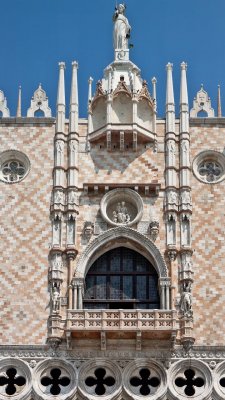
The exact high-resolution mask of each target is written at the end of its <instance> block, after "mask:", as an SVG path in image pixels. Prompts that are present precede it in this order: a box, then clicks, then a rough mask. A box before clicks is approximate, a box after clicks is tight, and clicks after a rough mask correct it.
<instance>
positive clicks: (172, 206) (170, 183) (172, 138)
mask: <svg viewBox="0 0 225 400" xmlns="http://www.w3.org/2000/svg"><path fill="white" fill-rule="evenodd" d="M166 69H167V92H166V137H165V152H166V165H165V178H166V188H165V222H166V231H167V239H166V240H167V249H170V248H176V242H177V237H176V232H177V227H176V224H177V213H178V194H177V163H176V161H177V159H176V153H177V148H176V133H175V104H174V93H173V77H172V70H173V65H172V64H170V63H169V64H167V66H166Z"/></svg>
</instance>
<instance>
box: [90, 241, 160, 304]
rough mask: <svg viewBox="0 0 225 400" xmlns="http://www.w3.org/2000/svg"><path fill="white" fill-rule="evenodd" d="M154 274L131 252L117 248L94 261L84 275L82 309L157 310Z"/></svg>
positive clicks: (155, 274)
mask: <svg viewBox="0 0 225 400" xmlns="http://www.w3.org/2000/svg"><path fill="white" fill-rule="evenodd" d="M157 286H158V275H157V272H156V270H155V269H154V267H153V266H152V265H151V264H150V262H149V261H148V260H147V259H146V258H145V257H143V256H142V255H141V254H139V253H137V252H135V251H134V250H131V249H128V248H125V247H120V248H116V249H113V250H110V251H108V252H107V253H105V254H103V255H102V256H101V257H100V258H98V259H97V260H96V261H95V262H94V264H93V265H92V266H91V268H90V269H89V272H88V274H87V276H86V291H85V295H84V308H111V309H113V308H127V309H129V308H143V309H148V308H150V309H154V308H159V294H158V289H157Z"/></svg>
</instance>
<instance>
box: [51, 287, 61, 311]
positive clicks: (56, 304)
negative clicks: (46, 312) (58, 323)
mask: <svg viewBox="0 0 225 400" xmlns="http://www.w3.org/2000/svg"><path fill="white" fill-rule="evenodd" d="M59 309H60V294H59V290H58V288H57V287H56V286H53V288H52V312H53V313H54V314H55V313H58V312H59Z"/></svg>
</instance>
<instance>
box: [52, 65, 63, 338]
mask: <svg viewBox="0 0 225 400" xmlns="http://www.w3.org/2000/svg"><path fill="white" fill-rule="evenodd" d="M64 70H65V63H63V62H61V63H59V83H58V94H57V104H56V132H55V140H54V170H53V190H52V200H51V207H50V211H51V220H52V249H51V251H50V268H49V292H50V317H49V332H48V341H49V343H50V344H51V345H52V346H57V345H58V344H59V343H60V341H61V336H62V331H61V329H60V327H61V318H62V316H61V285H62V282H63V260H62V252H63V248H62V247H63V222H64V220H63V215H64V207H65V184H66V182H65V181H66V180H65V142H66V136H65V82H64Z"/></svg>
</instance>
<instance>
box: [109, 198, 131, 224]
mask: <svg viewBox="0 0 225 400" xmlns="http://www.w3.org/2000/svg"><path fill="white" fill-rule="evenodd" d="M113 222H116V223H118V224H128V222H130V215H129V214H128V210H127V207H126V204H125V201H122V202H121V203H118V204H117V207H116V210H115V211H113Z"/></svg>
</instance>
